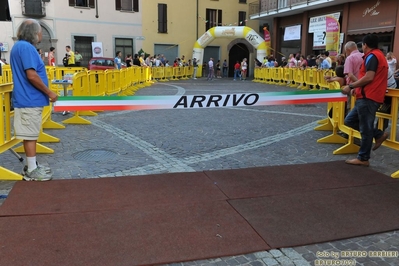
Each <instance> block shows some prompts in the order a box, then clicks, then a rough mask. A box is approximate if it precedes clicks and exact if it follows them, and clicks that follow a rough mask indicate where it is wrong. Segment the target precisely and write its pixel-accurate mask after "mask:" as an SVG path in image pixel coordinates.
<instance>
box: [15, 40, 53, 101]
mask: <svg viewBox="0 0 399 266" xmlns="http://www.w3.org/2000/svg"><path fill="white" fill-rule="evenodd" d="M10 64H11V71H12V78H13V83H14V88H13V93H12V103H13V105H14V107H16V108H25V107H43V106H47V105H49V102H50V100H49V97H48V95H46V94H45V93H43V92H42V91H40V90H38V89H36V87H34V86H33V85H32V84H31V83H30V82H29V80H28V78H27V75H26V70H28V69H34V70H35V71H36V73H37V74H38V75H39V77H40V79H41V80H42V81H43V83H44V84H45V85H46V86H48V79H47V73H46V67H45V66H44V63H43V60H42V59H41V58H40V55H39V53H38V52H37V50H36V48H35V46H33V45H32V44H30V43H29V42H27V41H18V42H16V43H15V45H14V46H13V47H12V49H11V54H10Z"/></svg>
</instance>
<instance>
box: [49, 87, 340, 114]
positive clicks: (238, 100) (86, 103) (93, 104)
mask: <svg viewBox="0 0 399 266" xmlns="http://www.w3.org/2000/svg"><path fill="white" fill-rule="evenodd" d="M346 100H347V96H346V95H344V94H342V93H341V92H340V91H336V90H335V91H334V90H333V91H293V92H266V93H234V94H211V95H183V96H78V97H74V96H72V97H60V98H59V99H58V101H57V102H55V103H54V111H63V110H68V111H83V110H86V111H87V110H90V111H100V110H151V109H190V108H214V107H238V106H262V105H282V104H303V103H321V102H344V101H346Z"/></svg>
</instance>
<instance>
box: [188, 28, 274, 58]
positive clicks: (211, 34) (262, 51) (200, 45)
mask: <svg viewBox="0 0 399 266" xmlns="http://www.w3.org/2000/svg"><path fill="white" fill-rule="evenodd" d="M215 38H230V39H237V38H245V39H246V40H247V41H248V42H249V43H250V44H251V45H252V46H253V47H254V48H255V49H256V51H257V52H256V58H257V59H258V60H259V61H260V62H263V58H264V57H265V56H266V55H267V47H266V42H265V40H264V39H263V38H262V37H261V36H260V35H259V34H258V33H257V32H256V31H254V30H253V29H251V28H250V27H247V26H223V27H213V28H211V29H209V30H208V31H207V32H205V33H204V34H203V35H202V36H201V37H200V38H199V39H198V40H197V42H196V43H195V44H194V49H193V57H192V58H197V60H200V61H199V65H202V64H203V62H204V61H203V60H204V48H205V47H206V46H207V45H208V44H210V43H211V42H212V41H213V40H214V39H215Z"/></svg>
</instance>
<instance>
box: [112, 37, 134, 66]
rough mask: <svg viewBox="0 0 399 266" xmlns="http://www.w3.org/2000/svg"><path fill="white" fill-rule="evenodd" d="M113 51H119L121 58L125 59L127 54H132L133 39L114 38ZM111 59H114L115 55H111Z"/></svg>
mask: <svg viewBox="0 0 399 266" xmlns="http://www.w3.org/2000/svg"><path fill="white" fill-rule="evenodd" d="M115 51H121V52H122V58H125V57H126V56H127V55H128V54H133V39H127V38H126V39H125V38H115ZM113 57H115V54H113ZM122 61H124V60H122Z"/></svg>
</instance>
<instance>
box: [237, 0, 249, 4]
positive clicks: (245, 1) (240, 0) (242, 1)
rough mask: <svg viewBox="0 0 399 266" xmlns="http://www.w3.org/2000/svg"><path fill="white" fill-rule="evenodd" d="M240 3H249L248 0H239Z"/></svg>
mask: <svg viewBox="0 0 399 266" xmlns="http://www.w3.org/2000/svg"><path fill="white" fill-rule="evenodd" d="M238 3H241V4H246V3H247V0H238Z"/></svg>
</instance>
